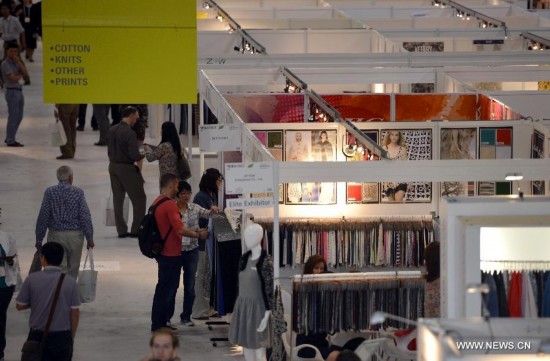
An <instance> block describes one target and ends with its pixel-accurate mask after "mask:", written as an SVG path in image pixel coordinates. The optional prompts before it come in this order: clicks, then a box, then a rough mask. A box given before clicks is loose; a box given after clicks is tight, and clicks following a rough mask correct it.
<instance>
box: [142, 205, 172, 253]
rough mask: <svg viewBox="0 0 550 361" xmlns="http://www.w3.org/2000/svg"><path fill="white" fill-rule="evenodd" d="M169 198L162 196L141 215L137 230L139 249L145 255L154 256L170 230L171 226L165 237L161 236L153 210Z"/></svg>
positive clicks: (161, 246)
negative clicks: (141, 218) (143, 215)
mask: <svg viewBox="0 0 550 361" xmlns="http://www.w3.org/2000/svg"><path fill="white" fill-rule="evenodd" d="M169 200H170V198H164V199H161V200H160V201H158V202H157V203H156V204H155V205H152V206H151V207H149V211H148V212H147V214H146V215H145V217H143V220H142V221H141V225H140V226H139V230H138V241H139V249H140V250H141V253H143V255H144V256H145V257H149V258H156V257H157V256H159V255H160V252H161V251H162V249H163V248H164V243H165V242H166V239H167V238H168V236H169V235H170V232H171V231H172V226H170V228H169V229H168V233H166V237H164V239H163V238H162V236H161V234H160V231H159V228H158V226H157V220H156V219H155V211H156V210H157V207H158V206H160V205H161V204H162V203H164V202H166V201H169Z"/></svg>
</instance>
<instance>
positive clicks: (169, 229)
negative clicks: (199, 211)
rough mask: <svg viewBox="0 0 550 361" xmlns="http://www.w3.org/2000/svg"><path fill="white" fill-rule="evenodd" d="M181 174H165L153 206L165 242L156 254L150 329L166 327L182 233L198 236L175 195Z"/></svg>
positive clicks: (176, 283) (176, 280)
mask: <svg viewBox="0 0 550 361" xmlns="http://www.w3.org/2000/svg"><path fill="white" fill-rule="evenodd" d="M178 181H179V179H178V177H177V176H175V175H173V174H169V173H167V174H164V175H163V176H162V177H161V178H160V195H159V196H158V197H157V198H156V199H155V200H154V202H153V204H152V205H151V211H152V212H154V217H155V221H156V226H157V227H158V231H159V234H160V237H162V239H163V240H164V245H163V246H162V250H161V251H160V254H159V255H158V256H157V257H156V260H157V264H158V281H157V286H156V288H155V295H154V297H153V308H152V310H151V331H155V330H158V329H159V328H162V327H166V320H167V319H168V310H169V306H170V304H173V303H174V300H173V299H174V298H175V297H176V293H177V291H178V286H179V283H180V273H181V272H180V270H181V244H182V243H181V236H182V235H183V236H186V237H194V238H198V237H199V233H198V230H192V229H189V228H186V227H184V225H183V222H182V220H181V217H180V213H179V210H178V206H177V204H176V201H175V200H174V197H175V196H176V194H177V193H178Z"/></svg>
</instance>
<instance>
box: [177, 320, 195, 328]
mask: <svg viewBox="0 0 550 361" xmlns="http://www.w3.org/2000/svg"><path fill="white" fill-rule="evenodd" d="M180 324H181V325H183V326H188V327H193V326H195V322H193V321H191V320H189V321H185V322H184V321H181V322H180Z"/></svg>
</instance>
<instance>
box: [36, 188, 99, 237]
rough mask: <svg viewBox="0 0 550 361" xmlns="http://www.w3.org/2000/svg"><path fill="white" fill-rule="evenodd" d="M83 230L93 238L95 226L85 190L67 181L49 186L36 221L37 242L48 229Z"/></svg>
mask: <svg viewBox="0 0 550 361" xmlns="http://www.w3.org/2000/svg"><path fill="white" fill-rule="evenodd" d="M48 229H49V230H50V231H82V232H83V233H84V236H86V240H87V241H91V240H93V235H94V227H93V224H92V216H91V214H90V209H89V208H88V204H87V203H86V198H85V197H84V192H83V191H82V189H80V188H78V187H73V186H72V185H70V184H69V183H67V182H59V184H58V185H55V186H52V187H49V188H48V189H46V191H45V192H44V199H43V200H42V206H41V207H40V213H39V214H38V220H37V221H36V231H35V233H36V243H42V240H43V239H44V237H45V236H46V231H47V230H48Z"/></svg>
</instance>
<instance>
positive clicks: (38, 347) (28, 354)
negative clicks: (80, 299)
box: [21, 273, 65, 361]
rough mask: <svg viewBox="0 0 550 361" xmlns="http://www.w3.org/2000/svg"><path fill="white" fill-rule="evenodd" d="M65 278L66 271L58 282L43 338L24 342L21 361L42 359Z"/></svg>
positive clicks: (39, 360)
mask: <svg viewBox="0 0 550 361" xmlns="http://www.w3.org/2000/svg"><path fill="white" fill-rule="evenodd" d="M64 279H65V273H62V274H61V276H60V277H59V281H58V282H57V288H56V289H55V295H54V296H53V302H52V306H51V307H50V314H49V315H48V322H46V328H45V329H44V334H43V335H42V340H41V341H40V342H38V341H35V340H27V341H25V343H24V344H23V348H22V349H21V361H41V360H42V352H43V350H44V342H45V341H46V336H48V332H49V331H50V326H51V324H52V320H53V313H54V312H55V306H57V300H58V299H59V293H60V292H61V285H62V284H63V280H64Z"/></svg>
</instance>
